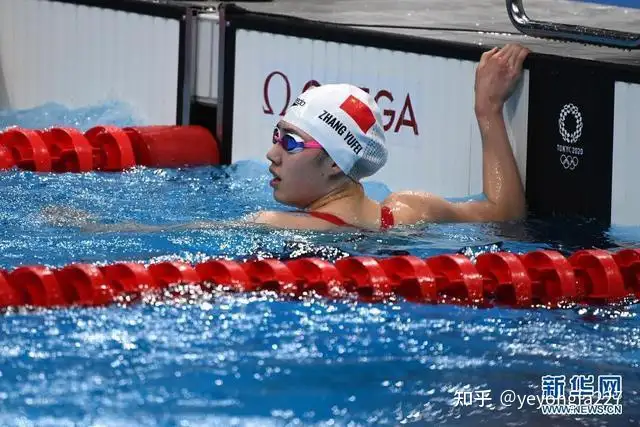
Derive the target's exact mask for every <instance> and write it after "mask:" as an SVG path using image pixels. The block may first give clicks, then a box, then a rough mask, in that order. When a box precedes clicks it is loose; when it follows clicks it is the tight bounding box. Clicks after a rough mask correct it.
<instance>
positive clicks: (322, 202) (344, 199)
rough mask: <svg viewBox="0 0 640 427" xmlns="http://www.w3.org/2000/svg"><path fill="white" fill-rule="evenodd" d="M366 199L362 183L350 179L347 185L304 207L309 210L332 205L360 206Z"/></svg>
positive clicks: (324, 208)
mask: <svg viewBox="0 0 640 427" xmlns="http://www.w3.org/2000/svg"><path fill="white" fill-rule="evenodd" d="M365 199H366V196H365V193H364V188H363V187H362V184H360V183H359V182H355V181H349V182H348V183H346V184H345V185H342V186H340V187H338V188H335V189H333V190H331V191H330V192H329V193H327V194H325V195H324V196H322V197H321V198H319V199H318V200H316V201H314V202H312V203H311V204H309V205H308V206H307V207H305V208H304V209H305V210H307V211H319V210H327V208H329V207H330V206H331V207H333V206H337V205H339V206H344V205H355V206H358V205H360V204H362V202H363V201H364V200H365Z"/></svg>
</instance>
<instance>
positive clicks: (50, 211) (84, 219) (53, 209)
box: [40, 206, 97, 227]
mask: <svg viewBox="0 0 640 427" xmlns="http://www.w3.org/2000/svg"><path fill="white" fill-rule="evenodd" d="M40 215H41V216H42V218H43V219H44V221H45V222H47V223H49V224H51V225H54V226H58V227H83V226H86V225H87V224H90V223H92V222H96V221H97V218H96V217H94V216H93V215H91V214H90V213H88V212H85V211H83V210H80V209H76V208H71V207H68V206H47V207H45V208H43V209H42V211H40Z"/></svg>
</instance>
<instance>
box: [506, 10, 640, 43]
mask: <svg viewBox="0 0 640 427" xmlns="http://www.w3.org/2000/svg"><path fill="white" fill-rule="evenodd" d="M506 2H507V13H508V14H509V19H511V22H512V23H513V25H514V27H516V28H517V29H518V30H519V31H520V32H521V33H523V34H526V35H528V36H532V37H541V38H550V39H557V40H565V41H573V42H580V43H586V44H594V45H599V46H609V47H617V48H621V49H638V48H640V34H639V33H629V32H625V31H616V30H607V29H604V28H596V27H586V26H582V25H570V24H559V23H554V22H546V21H536V20H533V19H530V18H529V17H528V16H527V13H526V12H525V10H524V5H523V3H522V2H523V0H506Z"/></svg>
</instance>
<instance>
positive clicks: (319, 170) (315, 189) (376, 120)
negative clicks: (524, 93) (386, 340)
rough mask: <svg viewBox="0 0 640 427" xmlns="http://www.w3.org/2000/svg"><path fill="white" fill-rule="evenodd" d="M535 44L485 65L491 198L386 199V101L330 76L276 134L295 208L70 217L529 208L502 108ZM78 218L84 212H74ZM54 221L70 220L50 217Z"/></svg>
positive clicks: (494, 214)
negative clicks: (373, 195) (377, 191)
mask: <svg viewBox="0 0 640 427" xmlns="http://www.w3.org/2000/svg"><path fill="white" fill-rule="evenodd" d="M528 54H529V50H528V49H527V48H525V47H523V46H520V45H517V44H509V45H506V46H504V47H503V48H501V49H499V48H494V49H491V50H490V51H488V52H485V53H484V54H483V55H482V57H481V59H480V62H479V64H478V66H477V69H476V79H475V88H474V89H475V114H476V118H477V121H478V126H479V129H480V135H481V138H482V146H483V150H482V151H483V192H484V195H485V196H486V199H485V200H480V201H468V202H450V201H448V200H446V199H444V198H443V197H440V196H438V195H435V194H430V193H425V192H410V191H405V192H396V193H392V194H391V195H389V196H388V197H387V198H386V199H385V200H384V201H383V202H382V203H378V202H376V201H374V200H372V199H370V198H368V197H367V196H366V195H365V192H364V189H363V186H362V184H361V183H360V180H361V179H362V178H365V177H368V176H371V175H373V174H375V173H376V172H377V171H378V170H379V169H380V168H382V167H383V166H384V164H385V163H386V161H387V149H386V147H385V134H384V129H383V126H382V116H381V113H380V108H379V106H378V105H377V103H376V102H375V101H374V99H373V98H372V97H371V96H370V95H369V94H368V93H366V92H364V91H362V90H361V89H359V88H357V87H355V86H353V85H349V84H327V85H323V86H319V87H315V88H311V89H309V90H307V91H306V92H304V93H303V94H301V95H299V97H298V98H297V99H296V101H295V102H294V103H293V105H292V106H291V107H290V108H289V109H288V110H287V112H286V114H285V116H284V117H283V118H282V120H280V121H279V122H278V123H277V125H276V129H275V130H274V133H273V137H272V138H273V141H272V142H273V144H272V146H271V148H270V149H269V151H268V153H267V159H268V160H269V161H270V163H271V164H270V167H269V171H270V172H271V174H272V175H273V177H274V178H273V180H272V181H271V186H272V187H273V196H274V198H275V199H276V200H277V201H279V202H281V203H283V204H286V205H289V206H292V207H294V208H296V210H295V211H293V212H280V211H263V212H257V213H255V214H253V215H250V216H248V217H246V218H242V219H239V220H236V221H233V222H224V223H222V222H198V223H191V224H180V225H175V226H147V225H142V224H135V223H128V224H100V223H98V222H96V221H92V220H91V219H90V218H84V219H85V221H84V222H82V221H76V222H73V221H71V222H68V224H69V225H75V226H79V227H80V228H82V229H84V230H86V231H166V230H171V229H173V230H175V229H187V228H203V227H204V228H206V227H218V226H231V225H240V224H242V225H249V224H254V225H266V226H271V227H277V228H295V229H313V230H329V229H335V228H343V227H354V228H356V229H363V230H381V229H386V228H389V227H390V225H392V226H398V225H400V226H401V225H413V224H419V223H423V222H486V221H507V220H514V219H519V218H521V217H523V216H524V215H525V211H526V206H525V196H524V189H523V186H522V181H521V178H520V174H519V172H518V168H517V165H516V162H515V158H514V156H513V152H512V149H511V145H510V144H509V137H508V134H507V130H506V125H505V122H504V118H503V115H502V111H503V108H504V104H505V102H506V100H507V98H508V97H509V95H510V93H511V91H512V90H513V88H514V86H515V84H516V83H517V81H518V80H519V78H520V76H521V74H522V63H523V62H524V60H525V58H526V57H527V55H528ZM74 216H75V217H76V218H81V219H82V218H83V217H82V216H81V215H78V214H77V212H76V213H74ZM50 217H51V220H52V222H54V223H55V222H58V223H60V222H62V224H64V223H65V221H64V220H61V219H60V218H55V215H53V216H50Z"/></svg>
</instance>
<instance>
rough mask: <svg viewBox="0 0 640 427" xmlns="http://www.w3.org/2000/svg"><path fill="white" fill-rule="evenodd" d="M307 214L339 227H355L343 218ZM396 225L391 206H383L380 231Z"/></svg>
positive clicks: (328, 214) (331, 215) (325, 213)
mask: <svg viewBox="0 0 640 427" xmlns="http://www.w3.org/2000/svg"><path fill="white" fill-rule="evenodd" d="M307 214H308V215H311V216H312V217H315V218H320V219H323V220H325V221H327V222H330V223H332V224H335V225H338V226H346V227H353V225H351V224H349V223H347V222H345V221H343V220H342V219H341V218H339V217H337V216H335V215H334V214H330V213H327V212H315V211H311V212H307ZM394 224H395V220H394V218H393V212H392V211H391V208H390V207H389V206H383V207H382V209H381V210H380V229H381V230H387V229H389V228H391V227H393V226H394Z"/></svg>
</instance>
